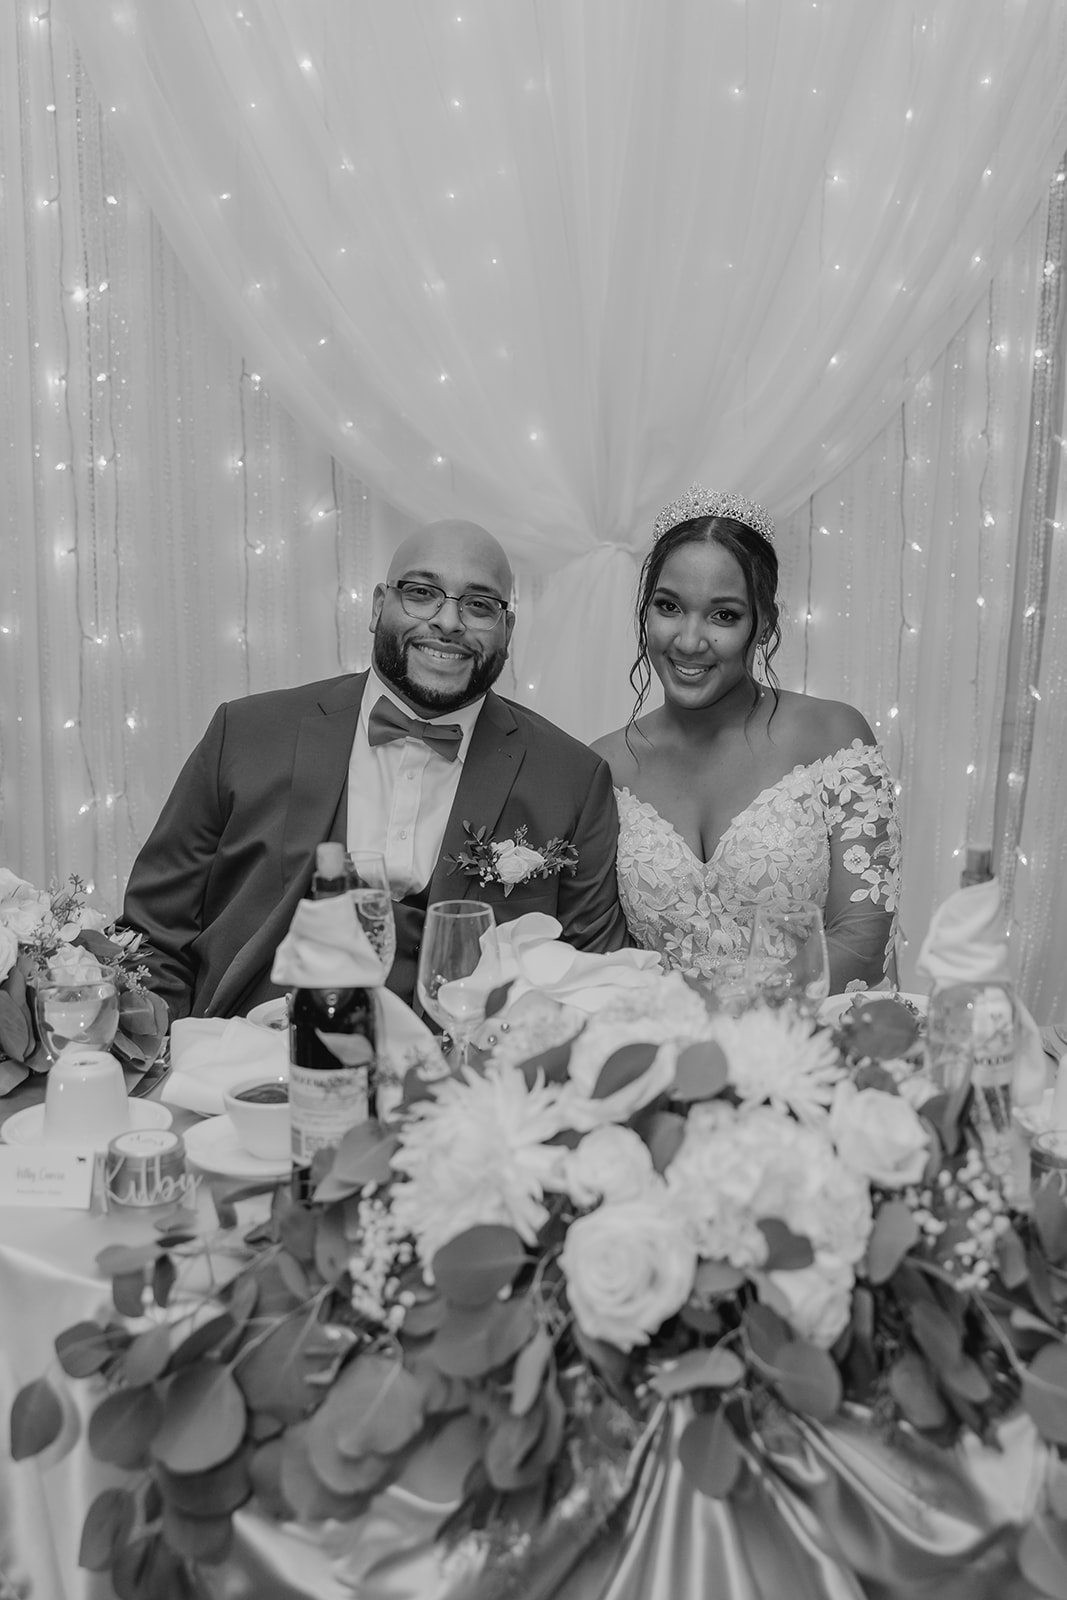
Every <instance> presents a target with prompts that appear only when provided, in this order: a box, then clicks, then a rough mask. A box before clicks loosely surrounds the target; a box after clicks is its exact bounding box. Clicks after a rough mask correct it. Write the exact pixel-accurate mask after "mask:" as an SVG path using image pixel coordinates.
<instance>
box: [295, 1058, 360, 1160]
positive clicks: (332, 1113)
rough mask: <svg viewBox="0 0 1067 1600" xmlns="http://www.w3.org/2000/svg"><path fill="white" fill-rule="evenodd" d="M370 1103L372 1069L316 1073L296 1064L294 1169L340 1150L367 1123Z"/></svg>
mask: <svg viewBox="0 0 1067 1600" xmlns="http://www.w3.org/2000/svg"><path fill="white" fill-rule="evenodd" d="M345 1037H349V1036H347V1035H346V1036H345ZM365 1042H366V1041H364V1043H365ZM369 1101H370V1069H369V1067H367V1066H353V1067H337V1068H336V1069H335V1070H334V1071H332V1072H316V1071H315V1069H314V1068H312V1067H300V1066H297V1064H296V1062H293V1063H292V1065H291V1066H290V1069H289V1112H290V1118H291V1122H292V1133H293V1163H294V1165H295V1166H298V1167H306V1166H309V1165H310V1163H311V1159H312V1157H313V1156H314V1154H315V1152H316V1150H333V1149H336V1147H337V1146H338V1145H339V1144H340V1143H341V1140H342V1139H343V1138H344V1136H345V1134H346V1133H347V1132H348V1130H349V1128H354V1127H356V1125H357V1124H358V1123H360V1122H366V1120H367V1117H368V1114H369Z"/></svg>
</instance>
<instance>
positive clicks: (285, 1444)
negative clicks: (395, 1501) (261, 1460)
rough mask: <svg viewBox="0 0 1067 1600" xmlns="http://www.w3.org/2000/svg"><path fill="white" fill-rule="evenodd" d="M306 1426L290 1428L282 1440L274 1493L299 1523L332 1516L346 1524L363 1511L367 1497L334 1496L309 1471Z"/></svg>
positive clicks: (323, 1519)
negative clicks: (276, 1491) (288, 1507)
mask: <svg viewBox="0 0 1067 1600" xmlns="http://www.w3.org/2000/svg"><path fill="white" fill-rule="evenodd" d="M307 1432H308V1424H307V1423H301V1424H299V1425H298V1426H296V1427H294V1428H290V1429H289V1430H288V1432H287V1433H286V1434H285V1435H284V1437H283V1439H282V1447H281V1466H280V1469H279V1473H278V1492H279V1495H280V1498H281V1500H282V1502H283V1503H284V1504H285V1505H287V1506H290V1507H291V1508H292V1513H293V1515H295V1516H296V1517H297V1518H299V1520H300V1521H301V1522H323V1521H325V1520H326V1518H327V1517H335V1518H336V1519H337V1520H338V1521H339V1522H350V1521H352V1520H353V1518H355V1517H358V1516H359V1515H360V1514H361V1513H362V1512H363V1511H365V1510H366V1509H367V1506H368V1505H369V1504H370V1501H371V1496H370V1495H369V1494H334V1493H333V1491H332V1490H330V1489H328V1488H327V1487H326V1485H325V1484H324V1483H323V1482H322V1480H321V1479H320V1478H319V1477H318V1476H317V1475H316V1473H315V1472H313V1471H312V1468H311V1462H310V1460H309V1458H308V1445H307Z"/></svg>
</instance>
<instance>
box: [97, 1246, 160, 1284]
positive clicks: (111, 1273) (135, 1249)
mask: <svg viewBox="0 0 1067 1600" xmlns="http://www.w3.org/2000/svg"><path fill="white" fill-rule="evenodd" d="M158 1254H159V1244H158V1242H157V1241H156V1240H153V1241H152V1242H151V1243H150V1244H109V1245H108V1246H107V1247H106V1248H105V1249H103V1250H101V1251H100V1252H99V1253H98V1254H97V1257H96V1265H97V1267H98V1268H99V1270H100V1272H101V1273H102V1275H103V1276H104V1277H105V1278H115V1277H124V1276H125V1275H126V1274H127V1273H133V1272H143V1271H144V1269H145V1267H147V1266H149V1265H151V1263H152V1262H154V1261H155V1259H156V1257H157V1256H158Z"/></svg>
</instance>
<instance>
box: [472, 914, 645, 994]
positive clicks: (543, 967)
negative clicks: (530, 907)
mask: <svg viewBox="0 0 1067 1600" xmlns="http://www.w3.org/2000/svg"><path fill="white" fill-rule="evenodd" d="M562 932H563V926H562V924H561V923H560V922H558V921H557V920H556V918H555V917H549V916H546V915H545V914H544V912H541V911H528V912H527V913H526V915H525V916H522V917H516V918H515V920H514V921H513V922H505V923H503V924H502V925H501V926H500V927H498V928H495V929H492V930H491V931H490V932H489V933H488V934H486V935H485V936H484V938H483V941H482V943H483V947H484V946H486V945H488V944H489V943H490V941H492V942H494V943H495V946H496V951H497V959H498V961H499V972H498V975H497V976H496V977H495V979H494V984H495V985H496V986H499V985H501V984H505V983H510V984H511V986H512V987H511V988H510V989H509V991H508V998H507V1005H508V1007H509V1008H510V1007H511V1006H513V1005H514V1004H515V1002H516V1001H517V1000H520V999H521V998H522V997H523V995H526V994H529V993H531V992H536V993H538V994H544V995H548V996H550V997H551V998H552V999H553V1000H558V1001H559V1002H560V1003H561V1004H563V1005H568V1006H574V1007H575V1008H576V1009H577V1010H579V1011H585V1012H593V1011H599V1010H600V1009H601V1008H602V1007H603V1006H606V1005H607V1004H608V1003H609V1002H610V1000H611V999H612V997H613V995H614V994H615V993H616V992H617V991H618V990H619V989H620V988H626V989H635V988H648V987H654V986H655V985H656V984H657V983H659V981H660V979H661V978H662V976H663V968H662V966H661V965H660V959H659V956H658V955H657V954H656V953H655V951H654V950H612V951H609V952H607V953H605V954H603V955H598V954H597V953H595V952H594V951H589V950H575V948H574V947H573V945H569V944H567V943H566V942H565V941H564V940H563V939H561V938H560V934H561V933H562ZM490 959H491V958H490Z"/></svg>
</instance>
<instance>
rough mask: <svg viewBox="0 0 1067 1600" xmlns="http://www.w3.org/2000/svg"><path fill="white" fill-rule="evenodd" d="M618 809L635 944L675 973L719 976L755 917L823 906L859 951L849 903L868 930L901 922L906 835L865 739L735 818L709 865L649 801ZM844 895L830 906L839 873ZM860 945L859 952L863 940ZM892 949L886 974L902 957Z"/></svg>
mask: <svg viewBox="0 0 1067 1600" xmlns="http://www.w3.org/2000/svg"><path fill="white" fill-rule="evenodd" d="M616 796H617V799H618V804H619V853H618V877H619V897H620V899H621V901H622V907H623V910H624V912H625V914H626V920H627V923H628V924H629V927H630V932H631V934H632V935H633V937H634V939H635V940H636V941H637V943H638V944H639V945H641V946H642V947H643V948H644V949H649V950H658V951H660V952H661V954H662V955H663V956H664V957H665V959H666V962H667V964H668V966H671V967H677V968H679V969H680V970H681V971H683V972H689V973H693V974H695V975H697V976H704V977H706V976H708V975H710V973H711V972H712V971H713V970H714V969H715V968H716V967H717V966H719V965H721V963H722V962H723V961H728V960H731V959H736V958H738V957H740V956H742V955H743V954H744V952H745V948H746V945H747V941H748V927H749V923H750V920H751V916H752V911H753V908H754V907H755V906H756V905H758V904H760V903H762V902H764V901H767V902H770V903H777V904H785V903H788V902H791V901H797V900H813V901H815V903H816V904H817V905H821V906H822V907H823V908H824V910H825V911H826V914H827V922H828V926H832V931H833V933H834V936H835V937H836V938H837V939H838V940H839V941H842V940H843V941H845V942H847V940H848V932H849V910H848V906H849V904H853V905H856V906H857V907H859V906H860V905H863V906H864V907H865V910H864V911H863V912H861V913H857V921H856V924H855V925H856V928H857V930H858V928H859V922H860V920H863V919H866V920H867V921H868V938H869V916H870V911H871V910H872V909H875V910H878V911H881V912H895V911H896V907H897V898H898V894H899V880H900V828H899V825H898V822H897V812H896V798H895V793H894V789H893V782H892V778H891V776H890V774H889V770H888V768H887V767H886V764H885V759H884V757H883V755H882V753H881V751H880V749H879V748H878V747H877V746H876V745H867V744H864V743H863V741H862V740H860V739H854V740H853V741H852V743H851V745H849V746H848V747H847V748H846V749H843V750H838V751H836V752H835V753H834V754H833V755H831V756H825V757H823V758H821V759H820V760H818V761H814V762H811V763H810V764H809V765H807V766H797V767H794V768H793V770H792V771H791V772H787V773H786V774H785V776H784V777H783V778H780V779H779V781H778V782H777V783H775V784H772V785H770V787H769V788H766V789H763V790H762V791H761V792H760V793H759V794H758V795H756V797H755V799H754V800H752V801H751V802H750V803H749V805H747V806H746V807H745V809H744V810H743V811H741V812H739V813H738V815H737V816H736V817H734V818H733V820H732V821H731V823H730V825H729V827H728V828H727V829H726V831H725V833H724V834H723V836H722V838H721V839H720V840H719V843H718V844H717V846H716V847H715V851H714V853H713V854H712V856H711V859H710V860H709V861H706V862H704V861H701V860H700V858H699V857H698V856H697V855H695V854H694V853H693V851H692V850H691V849H690V847H689V846H688V845H687V844H686V842H685V840H684V839H683V838H682V836H681V834H679V833H678V831H677V830H676V829H675V828H674V827H673V826H672V825H671V823H669V822H668V821H667V820H666V818H664V817H662V816H661V815H660V814H659V812H658V811H657V810H656V808H655V807H654V806H653V805H651V804H649V802H648V801H645V800H639V799H637V797H636V796H635V795H633V794H632V793H631V792H630V790H629V789H618V790H616ZM835 861H836V863H837V865H838V866H839V867H840V869H842V875H843V879H844V881H843V884H842V888H843V889H844V890H845V894H841V892H840V891H837V890H835V893H834V897H833V898H834V900H835V902H836V901H838V900H841V901H842V903H841V904H836V903H835V904H833V905H832V906H831V905H828V896H829V895H830V886H831V867H832V864H833V863H834V862H835ZM857 942H858V941H857ZM891 953H892V939H890V940H889V942H888V943H887V945H886V949H885V963H886V965H888V962H889V960H890V958H891Z"/></svg>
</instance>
